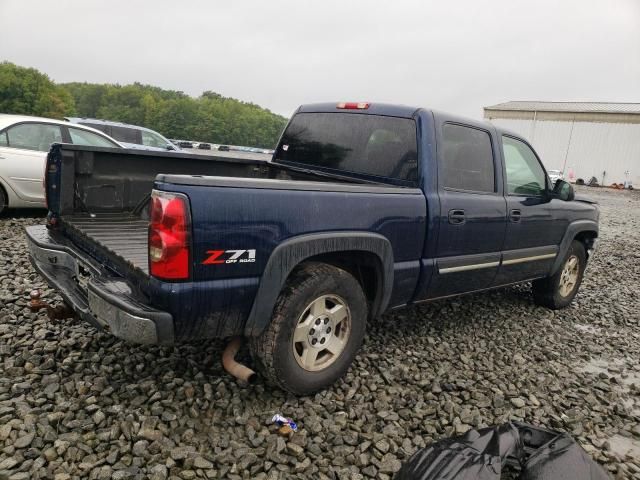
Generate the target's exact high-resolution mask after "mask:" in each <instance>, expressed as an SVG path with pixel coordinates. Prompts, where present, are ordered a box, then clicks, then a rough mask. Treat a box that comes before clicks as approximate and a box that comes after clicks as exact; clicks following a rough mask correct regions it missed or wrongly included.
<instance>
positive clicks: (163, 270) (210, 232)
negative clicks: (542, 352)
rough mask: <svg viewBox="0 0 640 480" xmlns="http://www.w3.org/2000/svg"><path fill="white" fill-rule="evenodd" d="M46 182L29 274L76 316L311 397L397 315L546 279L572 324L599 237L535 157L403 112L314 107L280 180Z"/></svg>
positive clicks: (178, 168) (92, 170) (299, 119)
mask: <svg viewBox="0 0 640 480" xmlns="http://www.w3.org/2000/svg"><path fill="white" fill-rule="evenodd" d="M45 180H46V193H47V200H48V207H49V210H50V211H49V214H48V217H47V224H46V226H45V225H42V226H31V227H27V237H28V243H29V249H30V255H31V260H32V262H33V265H34V266H35V268H36V269H37V271H38V272H39V273H40V274H41V275H42V276H43V277H44V278H45V279H46V280H47V281H48V282H49V283H50V284H51V285H53V286H54V287H55V288H56V289H57V290H58V291H59V292H60V294H61V296H62V297H63V299H64V301H65V302H66V303H67V304H68V305H69V306H70V307H71V308H72V309H73V310H74V311H75V312H76V314H77V315H78V316H80V317H81V318H83V319H85V320H86V321H88V322H90V323H92V324H93V325H95V326H96V327H97V328H100V329H103V330H106V331H108V332H111V333H112V334H113V335H116V336H117V337H120V338H123V339H125V340H128V341H131V342H138V343H150V344H173V343H175V342H184V341H189V340H194V339H207V338H221V337H225V338H226V337H236V336H242V337H245V338H247V339H248V341H249V346H250V349H251V352H252V355H253V358H254V362H255V364H256V365H257V367H258V369H259V370H260V371H261V372H262V373H263V375H265V377H266V378H267V379H268V380H270V381H271V382H273V383H275V384H277V385H279V386H281V387H282V388H284V389H287V390H289V391H291V392H293V393H296V394H308V393H311V392H314V391H317V390H319V389H322V388H324V387H326V386H328V385H330V384H331V383H332V382H334V381H335V380H336V379H338V378H339V377H340V376H341V375H343V374H344V373H345V372H346V370H347V369H348V367H349V365H350V363H351V362H352V360H353V359H354V357H355V355H356V354H357V351H358V349H359V347H360V345H361V342H362V339H363V336H364V333H365V327H366V323H367V319H369V318H372V317H376V316H379V315H381V314H382V313H383V312H385V311H387V310H389V309H392V308H397V307H402V306H406V305H411V304H415V303H418V302H425V301H430V300H434V299H439V298H443V297H450V296H454V295H459V294H464V293H468V292H478V291H483V290H487V289H492V288H497V287H503V286H505V285H512V284H517V283H522V282H531V281H532V282H533V287H532V290H533V300H534V301H535V302H537V303H539V304H542V305H545V306H547V307H549V308H553V309H557V308H563V307H565V306H567V305H568V304H569V303H570V302H571V301H572V299H573V298H574V296H575V295H576V292H577V291H578V288H579V286H580V283H581V280H582V276H583V273H584V270H585V267H586V262H587V259H588V257H589V255H590V253H591V251H592V250H593V249H594V247H595V243H596V239H597V237H598V216H599V213H598V208H597V206H596V205H594V204H593V203H591V202H588V201H582V200H579V199H576V198H574V197H575V196H574V193H573V189H572V187H571V185H569V184H568V183H566V182H564V181H562V180H560V181H558V182H557V183H556V184H555V185H551V184H550V180H549V178H548V176H547V173H546V171H545V168H544V166H543V164H542V163H541V161H540V159H539V158H538V156H537V155H536V153H535V151H534V150H533V148H532V147H531V146H530V145H529V144H528V143H527V141H526V140H525V139H523V138H521V137H519V136H517V135H515V134H513V133H509V132H506V131H503V130H500V129H498V128H496V127H495V126H493V125H491V124H489V123H485V122H480V121H474V120H468V119H464V118H458V117H455V116H452V115H447V114H444V113H439V112H435V111H431V110H427V109H422V108H412V107H405V106H397V105H384V104H375V103H374V104H370V103H338V104H336V103H332V104H326V103H325V104H317V105H305V106H302V107H300V108H299V109H298V110H297V111H296V112H295V114H294V115H293V117H292V118H291V120H290V122H289V124H288V125H287V127H286V129H285V130H284V132H283V134H282V137H281V139H280V141H279V143H278V146H277V148H276V150H275V153H274V154H273V158H272V160H271V161H268V162H259V161H250V160H238V159H234V160H231V159H224V158H223V159H217V160H216V159H215V158H213V157H195V158H194V156H193V155H185V154H180V153H175V152H166V153H165V152H146V151H126V150H115V149H109V148H98V147H81V146H75V145H66V144H54V145H53V146H52V148H51V151H50V152H49V155H48V160H47V167H46V174H45Z"/></svg>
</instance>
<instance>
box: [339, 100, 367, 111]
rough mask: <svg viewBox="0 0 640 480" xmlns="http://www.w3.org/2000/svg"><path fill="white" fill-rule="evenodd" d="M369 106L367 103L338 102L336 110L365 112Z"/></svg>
mask: <svg viewBox="0 0 640 480" xmlns="http://www.w3.org/2000/svg"><path fill="white" fill-rule="evenodd" d="M369 105H371V104H370V103H369V102H340V103H339V104H338V105H337V107H336V108H342V109H345V110H366V109H367V108H369Z"/></svg>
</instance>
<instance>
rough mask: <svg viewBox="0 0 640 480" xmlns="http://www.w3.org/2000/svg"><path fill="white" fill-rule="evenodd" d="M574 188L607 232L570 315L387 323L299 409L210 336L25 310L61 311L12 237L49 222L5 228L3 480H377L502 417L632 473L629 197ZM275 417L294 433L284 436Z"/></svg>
mask: <svg viewBox="0 0 640 480" xmlns="http://www.w3.org/2000/svg"><path fill="white" fill-rule="evenodd" d="M579 193H588V194H589V195H590V196H593V197H595V198H597V200H598V201H599V202H600V203H601V210H602V218H601V228H602V232H601V240H600V246H599V250H598V252H597V254H596V256H595V258H594V259H593V261H592V262H591V263H590V265H589V267H588V269H587V274H586V278H585V282H584V283H583V286H582V290H581V292H580V294H579V295H578V297H577V299H576V301H575V302H574V304H573V305H572V306H571V307H570V308H568V309H566V310H564V311H559V312H552V311H549V310H546V309H544V308H540V307H536V306H534V305H533V303H532V299H531V294H530V291H529V287H528V286H523V287H516V288H511V289H508V290H503V291H496V292H491V293H485V294H478V295H472V296H468V297H463V298H459V299H455V300H450V301H441V302H437V303H432V304H427V305H422V306H420V307H416V308H411V309H407V310H402V311H398V312H395V313H393V314H390V315H386V316H385V317H384V318H383V319H381V320H377V321H376V322H375V323H373V324H372V325H370V326H369V334H368V336H367V339H366V343H365V346H364V348H363V351H362V352H361V354H360V355H359V357H358V359H357V361H356V363H355V364H354V365H353V367H352V368H351V370H350V371H349V373H348V375H347V376H346V377H345V378H344V379H343V380H342V381H341V382H339V383H338V384H337V385H335V386H334V387H333V388H332V389H330V390H328V391H325V392H323V393H320V394H318V395H316V396H314V397H305V398H295V397H291V396H288V395H286V394H284V393H283V392H281V391H279V390H275V389H272V388H270V387H268V386H265V385H264V384H263V383H262V381H258V383H257V385H254V386H251V387H248V388H243V387H241V386H239V385H237V383H236V382H235V380H234V379H232V378H231V377H229V376H228V375H226V374H224V372H223V371H222V368H221V366H220V361H219V358H220V353H221V348H222V344H221V343H219V342H215V343H213V344H212V343H211V342H209V343H200V344H195V345H187V346H181V347H179V348H166V347H163V348H158V347H142V346H136V345H130V344H125V343H123V342H121V341H118V340H116V339H114V338H112V337H110V336H108V335H105V334H100V333H97V332H96V331H94V330H93V329H92V328H91V327H88V326H86V325H84V324H82V323H80V322H77V321H72V320H65V321H60V322H56V323H52V322H50V321H49V320H48V319H47V317H46V315H45V313H44V312H40V313H38V314H32V313H30V312H29V310H28V308H26V305H27V297H28V293H29V291H30V290H32V289H33V288H36V287H37V288H43V289H44V291H45V292H46V297H47V298H48V299H50V300H51V299H53V300H55V299H56V297H55V294H54V293H53V292H52V291H51V290H48V289H46V288H45V286H44V284H43V283H42V281H41V280H40V279H39V277H38V276H37V275H36V274H35V272H34V270H33V269H32V267H31V266H30V264H29V262H28V260H27V254H26V246H25V241H24V235H23V227H24V226H26V225H30V224H37V223H41V222H42V221H43V219H42V215H43V213H42V212H36V213H33V212H29V213H27V214H23V213H20V214H19V216H17V218H12V217H7V216H6V215H5V216H4V217H0V479H4V478H10V479H27V478H55V479H59V480H62V479H70V478H98V479H109V478H114V479H118V478H152V479H163V478H181V479H191V478H221V477H223V478H231V479H246V478H292V477H300V478H321V479H322V478H340V479H346V478H382V479H384V478H390V477H392V476H393V473H394V472H395V471H397V469H398V468H399V466H400V463H401V462H402V461H404V460H405V459H406V458H407V457H408V456H409V455H411V454H412V453H413V452H414V451H415V450H416V449H417V448H419V447H422V446H424V445H425V444H429V443H431V442H433V441H435V440H437V439H439V438H442V437H446V436H450V435H452V434H456V433H462V432H464V431H466V430H467V429H469V428H471V427H472V426H474V427H480V426H486V425H493V424H497V423H503V422H505V421H506V420H508V419H524V420H525V421H528V422H531V423H534V424H538V425H543V426H547V427H551V428H554V429H559V430H565V431H568V432H571V433H572V434H573V435H574V436H575V437H576V438H577V439H578V440H579V441H580V443H581V444H582V445H583V446H584V447H585V448H586V449H587V450H588V451H589V452H590V453H591V454H592V455H593V456H594V457H595V458H596V459H597V460H598V461H600V462H601V463H603V464H605V465H606V468H607V469H608V470H609V471H610V472H611V473H612V475H613V476H614V477H616V478H635V479H640V312H639V310H638V308H639V304H638V296H639V293H638V292H639V291H640V192H615V191H609V190H593V189H588V188H583V189H582V190H580V192H579ZM58 300H59V299H58ZM245 355H246V354H245ZM277 412H280V413H282V414H284V415H286V416H291V417H293V418H294V419H295V420H296V421H298V423H299V427H300V430H299V432H298V433H297V434H295V435H294V436H293V437H291V438H290V439H285V438H282V437H280V436H279V435H277V434H276V433H275V432H274V429H273V427H272V426H271V425H269V420H270V418H271V416H272V415H273V414H274V413H277Z"/></svg>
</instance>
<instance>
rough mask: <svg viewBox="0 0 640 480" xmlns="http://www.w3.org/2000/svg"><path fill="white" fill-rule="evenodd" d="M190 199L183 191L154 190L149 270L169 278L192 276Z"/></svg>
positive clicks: (166, 278) (150, 209)
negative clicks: (190, 274) (190, 270)
mask: <svg viewBox="0 0 640 480" xmlns="http://www.w3.org/2000/svg"><path fill="white" fill-rule="evenodd" d="M190 231H191V218H190V215H189V202H188V200H187V197H186V196H184V195H182V194H181V193H167V192H159V191H157V190H153V192H152V193H151V203H150V206H149V272H150V273H151V275H153V276H154V277H157V278H161V279H165V280H185V279H187V278H189V265H190V258H191V251H190V249H191V234H190Z"/></svg>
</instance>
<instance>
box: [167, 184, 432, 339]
mask: <svg viewBox="0 0 640 480" xmlns="http://www.w3.org/2000/svg"><path fill="white" fill-rule="evenodd" d="M156 188H158V189H161V190H165V191H175V192H180V193H184V194H185V195H187V197H188V198H189V202H190V205H191V214H192V236H193V237H192V238H193V250H192V252H193V253H192V267H193V270H192V281H191V282H189V284H188V285H184V286H181V285H180V284H165V285H162V284H160V283H157V284H156V285H155V288H156V289H161V290H163V291H164V294H163V295H160V297H164V299H165V300H164V301H167V300H166V299H167V298H172V299H173V300H169V301H171V302H179V304H174V305H171V307H170V310H172V311H174V312H175V311H176V309H177V311H183V312H184V313H185V315H175V316H174V318H176V331H177V334H179V335H180V336H183V337H194V336H196V335H205V336H208V335H209V334H210V333H209V331H210V330H212V329H213V330H218V329H219V328H221V327H220V326H221V325H223V324H226V325H227V326H226V327H225V328H228V329H230V331H233V330H237V329H238V327H239V326H240V325H239V324H240V323H242V322H243V321H244V319H246V318H247V316H248V314H249V311H250V310H251V306H252V304H253V300H254V297H255V294H256V291H257V287H258V285H259V281H260V276H261V275H262V272H263V271H264V268H265V265H266V263H267V261H268V259H269V257H270V255H271V253H272V252H273V250H274V249H275V248H276V246H277V245H279V244H280V243H282V242H283V241H284V240H287V239H290V238H293V237H296V236H299V235H304V234H310V233H321V232H325V233H326V232H332V231H342V232H344V231H354V232H358V231H359V232H374V233H378V234H380V235H382V236H384V237H386V238H387V239H388V240H389V241H390V243H391V245H392V250H393V257H394V278H395V280H396V286H395V287H394V293H395V295H394V297H392V299H391V302H392V303H391V305H393V304H398V303H406V302H407V301H409V299H410V297H411V296H412V295H413V292H414V289H415V284H416V282H417V280H418V275H419V270H420V262H419V259H420V256H421V253H422V248H423V244H424V238H425V216H426V204H425V198H424V195H423V194H422V192H421V191H420V190H419V189H407V193H389V194H376V193H354V192H335V191H306V190H277V189H264V188H262V189H261V188H232V187H216V186H197V185H176V184H169V183H156ZM230 250H233V251H244V252H243V253H242V254H240V255H239V259H243V260H245V261H243V262H240V261H238V262H232V263H227V262H226V260H227V259H230V258H231V257H233V253H229V251H230ZM219 251H224V252H227V253H225V254H223V255H220V256H218V257H216V259H217V260H224V261H223V262H222V263H212V261H211V259H212V255H217V254H215V253H212V252H219ZM248 251H255V255H254V254H253V253H252V254H251V255H250V254H249V252H248ZM250 257H254V261H247V260H250ZM169 285H171V286H169ZM407 285H410V288H406V287H407ZM171 292H173V293H174V294H173V295H166V294H167V293H171ZM175 293H179V295H175ZM185 294H186V295H185ZM158 301H162V299H161V298H158ZM187 310H188V311H187ZM216 336H221V335H220V333H219V332H218V333H216Z"/></svg>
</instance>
